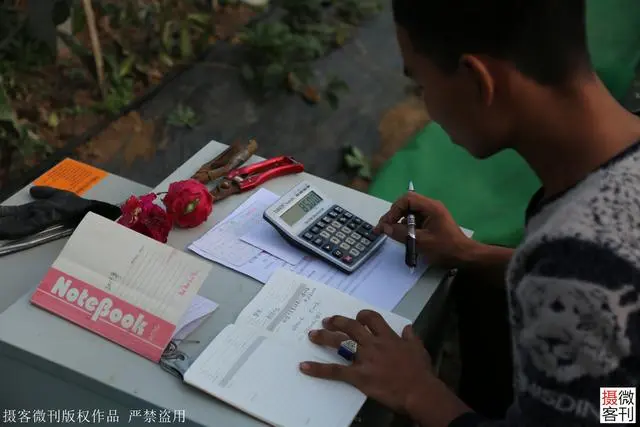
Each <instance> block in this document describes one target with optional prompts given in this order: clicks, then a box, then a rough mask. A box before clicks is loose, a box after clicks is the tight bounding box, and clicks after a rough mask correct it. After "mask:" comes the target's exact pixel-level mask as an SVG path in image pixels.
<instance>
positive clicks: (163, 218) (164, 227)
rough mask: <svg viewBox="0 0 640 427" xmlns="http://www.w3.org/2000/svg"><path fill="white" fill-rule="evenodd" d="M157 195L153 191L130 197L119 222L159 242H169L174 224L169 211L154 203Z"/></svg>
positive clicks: (123, 206)
mask: <svg viewBox="0 0 640 427" xmlns="http://www.w3.org/2000/svg"><path fill="white" fill-rule="evenodd" d="M156 197H157V196H156V195H155V194H153V193H151V194H145V195H144V196H141V197H140V198H138V197H136V196H131V197H129V199H128V200H127V201H126V202H125V203H124V205H122V207H121V210H122V216H121V217H120V218H119V219H118V224H121V225H124V226H125V227H127V228H130V229H132V230H134V231H137V232H138V233H140V234H144V235H145V236H148V237H151V238H152V239H154V240H157V241H159V242H162V243H167V239H168V236H169V232H170V231H171V228H172V226H173V224H172V221H171V217H170V216H169V215H168V214H167V212H166V211H165V210H164V209H162V208H161V207H160V206H158V205H156V204H155V203H153V201H154V200H155V199H156Z"/></svg>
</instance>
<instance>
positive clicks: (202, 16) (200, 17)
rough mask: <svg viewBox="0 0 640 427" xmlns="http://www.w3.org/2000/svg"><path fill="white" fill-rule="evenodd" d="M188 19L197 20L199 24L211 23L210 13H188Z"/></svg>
mask: <svg viewBox="0 0 640 427" xmlns="http://www.w3.org/2000/svg"><path fill="white" fill-rule="evenodd" d="M187 19H188V20H189V21H193V22H197V23H198V24H203V25H209V24H211V15H210V14H208V13H190V14H189V15H187Z"/></svg>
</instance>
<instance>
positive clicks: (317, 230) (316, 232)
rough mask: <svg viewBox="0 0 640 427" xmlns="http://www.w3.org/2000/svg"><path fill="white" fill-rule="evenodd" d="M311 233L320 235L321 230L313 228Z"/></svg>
mask: <svg viewBox="0 0 640 427" xmlns="http://www.w3.org/2000/svg"><path fill="white" fill-rule="evenodd" d="M311 232H312V233H313V234H318V233H319V232H320V229H319V228H318V227H313V228H312V229H311Z"/></svg>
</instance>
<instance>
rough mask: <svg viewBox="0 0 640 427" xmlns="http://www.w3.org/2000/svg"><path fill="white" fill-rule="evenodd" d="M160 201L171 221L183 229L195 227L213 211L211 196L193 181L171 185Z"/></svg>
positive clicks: (205, 188) (204, 188)
mask: <svg viewBox="0 0 640 427" xmlns="http://www.w3.org/2000/svg"><path fill="white" fill-rule="evenodd" d="M162 201H163V203H164V205H165V206H166V207H167V212H168V213H169V216H171V219H172V220H173V221H174V222H175V223H176V224H177V225H178V226H180V227H183V228H192V227H197V226H198V225H200V224H202V223H203V222H205V221H206V220H207V218H209V215H210V214H211V211H212V210H213V196H212V195H211V193H209V190H208V189H207V187H206V186H205V185H204V184H202V183H200V182H198V181H196V180H195V179H188V180H186V181H178V182H173V183H171V184H170V185H169V190H168V191H167V194H166V195H165V196H164V199H163V200H162Z"/></svg>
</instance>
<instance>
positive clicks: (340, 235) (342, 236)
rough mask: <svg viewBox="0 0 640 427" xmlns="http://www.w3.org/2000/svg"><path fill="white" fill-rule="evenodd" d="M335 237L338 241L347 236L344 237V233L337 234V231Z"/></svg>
mask: <svg viewBox="0 0 640 427" xmlns="http://www.w3.org/2000/svg"><path fill="white" fill-rule="evenodd" d="M336 237H337V238H338V239H345V238H346V237H347V236H346V235H345V234H344V233H341V232H339V231H338V232H337V233H336Z"/></svg>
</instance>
